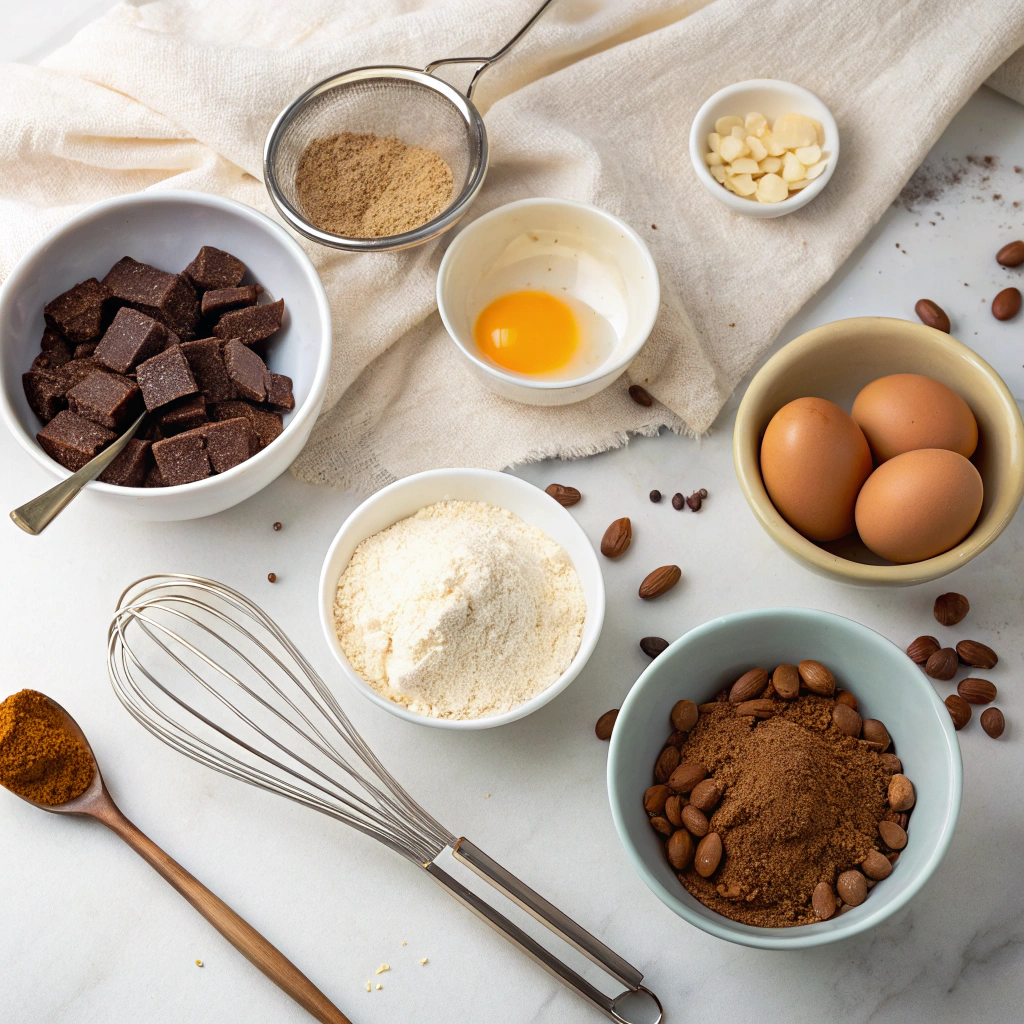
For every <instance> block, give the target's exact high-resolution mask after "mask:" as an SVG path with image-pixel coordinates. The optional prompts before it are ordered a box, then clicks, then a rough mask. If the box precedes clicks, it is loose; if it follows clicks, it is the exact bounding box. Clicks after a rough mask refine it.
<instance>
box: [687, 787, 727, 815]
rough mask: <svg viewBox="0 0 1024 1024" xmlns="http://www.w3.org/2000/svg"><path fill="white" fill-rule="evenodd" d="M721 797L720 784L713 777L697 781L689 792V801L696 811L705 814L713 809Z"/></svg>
mask: <svg viewBox="0 0 1024 1024" xmlns="http://www.w3.org/2000/svg"><path fill="white" fill-rule="evenodd" d="M721 799H722V786H721V784H720V783H718V782H716V781H715V780H714V779H704V780H703V781H701V782H698V783H697V785H696V786H694V787H693V790H692V791H691V793H690V803H691V805H692V806H694V807H696V808H697V810H698V811H703V812H704V813H705V814H707V813H708V812H710V811H713V810H714V809H715V807H716V806H717V804H718V801H719V800H721Z"/></svg>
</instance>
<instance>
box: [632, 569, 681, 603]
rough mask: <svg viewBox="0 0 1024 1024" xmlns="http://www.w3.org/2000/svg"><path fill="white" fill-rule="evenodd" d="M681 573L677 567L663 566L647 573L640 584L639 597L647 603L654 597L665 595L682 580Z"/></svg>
mask: <svg viewBox="0 0 1024 1024" xmlns="http://www.w3.org/2000/svg"><path fill="white" fill-rule="evenodd" d="M682 575H683V572H682V570H681V569H680V568H679V566H678V565H663V566H660V567H659V568H657V569H655V570H654V572H650V573H648V574H647V575H646V576H645V577H644V580H643V582H642V583H641V584H640V596H641V597H642V598H643V599H644V600H645V601H649V600H651V598H654V597H661V595H662V594H667V593H668V592H669V591H670V590H671V589H672V588H673V587H674V586H675V585H676V584H677V583H678V582H679V580H680V579H681V578H682Z"/></svg>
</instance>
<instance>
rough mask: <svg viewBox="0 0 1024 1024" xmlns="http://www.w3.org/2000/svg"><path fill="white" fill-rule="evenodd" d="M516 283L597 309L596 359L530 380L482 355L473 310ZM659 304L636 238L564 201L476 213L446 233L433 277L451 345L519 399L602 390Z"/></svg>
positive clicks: (651, 268) (573, 397)
mask: <svg viewBox="0 0 1024 1024" xmlns="http://www.w3.org/2000/svg"><path fill="white" fill-rule="evenodd" d="M549 275H550V276H549ZM526 288H530V289H533V290H535V291H546V292H550V293H551V294H552V295H554V296H556V297H561V296H562V295H563V294H565V293H566V292H567V293H568V294H569V295H570V296H572V297H573V298H576V299H579V300H580V301H582V302H584V303H586V304H587V305H588V306H590V307H591V308H593V309H594V310H596V311H597V312H598V313H600V314H601V315H602V316H604V317H606V318H607V319H608V320H609V322H610V323H611V324H612V326H613V327H614V329H615V334H616V336H617V340H616V342H615V343H614V344H613V346H612V349H611V352H610V353H609V354H608V356H607V357H606V358H605V359H604V361H603V362H602V363H601V364H600V365H599V366H597V367H596V368H595V369H594V370H593V371H591V372H590V373H588V374H587V375H586V376H583V377H577V378H575V379H572V380H537V379H534V378H532V377H530V376H528V375H525V374H518V373H513V372H512V371H510V370H506V369H504V368H503V367H501V366H499V365H498V364H497V363H494V362H492V361H491V360H489V359H487V357H486V356H484V355H483V354H482V353H481V352H480V350H479V349H478V348H477V345H476V342H475V341H474V339H473V326H474V324H475V323H476V318H477V316H478V315H479V313H480V312H481V310H483V308H484V307H485V306H487V305H488V303H490V302H492V301H493V300H494V299H496V298H498V297H499V296H500V295H505V294H507V293H509V292H514V291H520V290H523V289H526ZM660 302H661V288H660V284H659V281H658V268H657V267H656V266H655V263H654V258H653V257H652V256H651V253H650V250H649V249H648V248H647V246H646V244H645V243H644V241H643V239H642V238H641V237H640V236H639V235H638V234H637V233H636V232H635V231H634V230H633V229H632V228H631V227H629V225H628V224H625V223H623V221H621V220H619V219H618V217H613V216H612V215H611V214H610V213H605V211H604V210H599V209H597V207H595V206H587V205H586V204H584V203H574V202H570V201H569V200H567V199H520V200H519V201H518V202H515V203H509V204H508V205H507V206H501V207H499V208H498V209H497V210H491V212H490V213H485V214H484V215H483V216H482V217H479V218H478V219H477V220H475V221H473V222H472V223H471V224H470V225H469V226H468V227H465V228H463V229H462V230H461V231H460V232H459V233H458V235H456V236H455V239H454V241H453V242H452V243H451V245H450V246H449V247H448V251H447V252H446V253H445V255H444V259H443V260H442V261H441V268H440V270H439V272H438V275H437V308H438V309H439V310H440V313H441V319H442V320H443V321H444V325H445V327H446V328H447V329H448V333H449V334H450V335H451V338H452V340H453V341H454V342H455V345H456V348H457V349H458V351H459V353H460V354H461V355H462V357H463V358H464V359H465V360H466V362H467V363H468V364H469V365H470V367H471V368H472V369H473V371H474V372H475V373H476V375H477V377H478V378H479V379H480V380H481V381H482V382H483V383H484V384H485V385H486V386H487V387H489V388H490V389H491V390H492V391H495V392H496V393H497V394H499V395H501V396H502V397H504V398H510V399H512V400H513V401H515V402H524V403H526V404H528V405H569V404H570V403H572V402H580V401H582V400H583V399H585V398H590V397H591V395H596V394H597V393H598V392H599V391H603V390H604V389H605V388H606V387H608V385H609V384H611V383H612V381H614V380H616V379H617V378H618V377H619V376H620V375H621V374H622V373H623V372H624V371H625V369H626V368H627V367H628V366H629V364H630V363H631V362H632V361H633V359H634V358H635V356H636V354H637V353H638V352H639V351H640V349H641V348H643V345H644V342H645V341H646V340H647V338H648V335H650V333H651V329H652V328H653V327H654V321H655V319H656V318H657V316H658V306H659V304H660Z"/></svg>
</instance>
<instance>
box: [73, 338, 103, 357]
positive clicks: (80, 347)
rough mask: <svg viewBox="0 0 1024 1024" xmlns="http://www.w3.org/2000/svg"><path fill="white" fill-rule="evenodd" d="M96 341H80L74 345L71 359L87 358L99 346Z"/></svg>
mask: <svg viewBox="0 0 1024 1024" xmlns="http://www.w3.org/2000/svg"><path fill="white" fill-rule="evenodd" d="M99 344H100V343H99V342H98V341H80V342H79V343H78V344H77V345H76V346H75V351H74V352H73V353H72V355H71V358H72V359H88V358H89V357H90V356H91V355H92V354H93V353H94V352H95V351H96V349H97V348H99Z"/></svg>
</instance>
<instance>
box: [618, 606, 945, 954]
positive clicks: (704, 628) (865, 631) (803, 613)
mask: <svg viewBox="0 0 1024 1024" xmlns="http://www.w3.org/2000/svg"><path fill="white" fill-rule="evenodd" d="M780 616H795V617H796V618H798V619H802V620H804V621H805V622H806V623H807V624H808V625H809V626H810V627H812V628H815V627H820V626H823V625H839V626H840V627H841V628H844V629H849V630H852V631H853V632H855V633H857V634H859V639H860V640H861V641H862V642H863V643H865V644H870V645H871V646H873V647H875V648H876V649H877V650H879V651H883V652H884V653H885V656H886V657H892V658H893V664H894V665H895V664H902V662H901V661H898V660H897V659H902V660H903V661H907V664H908V666H909V667H912V668H914V669H915V670H916V668H917V666H915V665H913V663H912V662H910V661H909V659H907V656H906V654H904V653H903V651H901V650H900V649H899V648H898V647H897V646H896V645H895V644H894V643H893V642H892V641H891V640H889V639H888V638H887V637H885V636H883V635H882V634H881V633H879V632H877V631H876V630H874V629H871V627H870V626H865V625H864V624H863V623H860V622H857V621H856V620H854V619H850V618H847V617H846V616H844V615H837V614H836V613H835V612H827V611H822V610H820V609H817V608H800V607H794V606H782V607H775V608H753V609H748V610H746V611H741V612H731V613H729V614H728V615H722V616H719V617H718V618H715V619H711V620H709V621H708V622H704V623H702V624H701V625H699V626H695V627H694V628H693V629H691V630H688V631H687V632H686V633H684V634H683V635H682V636H681V637H680V638H679V639H678V640H676V641H675V642H673V643H672V644H670V645H669V647H668V649H667V650H666V651H665V652H664V653H663V654H662V655H660V656H659V657H658V658H655V659H654V661H652V662H651V664H650V665H648V666H647V668H646V669H644V671H643V672H642V673H641V674H640V677H639V678H638V679H637V681H636V682H635V683H634V684H633V686H632V687H631V688H630V691H629V693H628V694H626V699H625V700H624V701H623V702H622V707H621V708H620V710H619V716H618V719H616V722H618V721H624V720H625V719H626V718H628V717H629V715H630V713H631V712H632V710H633V708H634V707H636V706H638V705H640V703H641V702H642V701H643V700H644V697H645V694H644V690H645V689H646V687H647V685H648V683H649V680H650V679H652V678H653V677H654V676H655V675H656V674H657V672H659V671H661V670H662V668H661V667H659V665H658V663H659V661H661V658H663V657H664V656H665V654H668V653H675V652H677V651H680V650H683V649H684V648H685V647H687V646H688V645H689V644H691V643H693V642H694V641H695V640H698V639H701V638H703V637H704V636H706V635H707V634H710V633H714V632H716V631H718V630H721V629H723V628H725V627H731V626H734V625H737V624H740V625H749V624H756V625H757V626H758V627H759V628H760V627H763V625H764V620H765V619H768V618H771V617H780ZM665 664H667V662H662V663H661V665H662V667H663V666H664V665H665ZM907 678H908V679H909V680H911V683H910V685H911V686H912V688H913V689H914V690H915V691H916V692H919V693H920V694H921V696H922V697H923V698H924V700H925V701H927V702H928V703H930V704H932V705H933V707H935V708H936V710H937V711H940V713H939V714H937V715H936V717H935V721H936V722H938V727H939V730H940V732H941V734H942V737H943V739H944V740H945V748H944V750H945V755H946V757H947V758H948V763H949V768H950V787H949V790H948V791H947V793H946V795H945V800H946V810H945V821H944V822H943V825H942V831H941V833H940V835H939V837H938V840H937V842H936V843H935V844H934V845H933V846H932V848H931V850H930V851H929V852H928V859H927V860H926V861H925V862H924V863H923V865H922V866H921V867H920V868H919V869H918V872H917V875H916V876H915V877H914V879H913V881H912V882H911V883H910V884H909V885H908V886H907V888H906V889H905V890H904V891H903V892H901V893H899V894H898V895H897V896H894V897H892V898H891V899H887V900H884V901H882V900H880V901H879V904H878V908H877V910H875V909H872V910H871V912H870V913H868V914H866V915H865V916H863V917H860V918H857V919H854V920H853V921H847V922H845V923H840V921H839V919H837V918H832V919H831V921H830V922H827V923H829V924H831V925H832V927H830V928H828V929H822V930H821V931H814V930H813V929H814V928H815V925H801V926H799V927H793V928H761V927H755V926H753V925H744V924H741V923H740V922H737V921H733V920H731V919H730V918H727V917H724V916H722V915H720V914H715V915H714V918H713V919H710V920H709V919H705V918H703V917H701V916H700V915H698V914H697V913H695V912H694V911H693V910H692V909H691V908H690V907H688V906H687V905H686V904H685V903H684V902H683V901H682V900H680V899H679V898H678V897H677V896H676V895H674V894H673V893H672V892H670V891H669V890H668V889H666V888H665V886H663V885H662V883H661V881H660V880H659V879H658V878H657V877H655V875H654V873H653V872H652V871H651V870H650V869H649V868H648V867H647V864H646V863H645V861H644V859H643V858H642V857H641V856H640V853H639V852H638V851H637V849H636V846H635V845H634V844H633V840H632V838H631V836H630V833H629V830H628V828H627V826H626V822H625V816H624V813H623V808H622V806H621V804H620V802H619V799H618V796H617V792H616V785H615V780H616V778H617V774H618V771H619V767H618V763H619V746H620V744H621V742H623V741H622V740H621V739H620V740H618V741H617V735H618V736H619V737H621V735H622V732H621V731H620V732H619V733H618V734H616V731H615V730H612V737H611V744H610V748H609V751H608V770H607V776H606V778H607V787H608V802H609V804H610V806H611V812H612V820H613V822H614V823H615V830H616V832H617V833H618V835H619V841H620V842H621V843H622V845H623V847H624V848H625V850H626V854H627V856H628V857H629V860H630V862H631V864H632V865H633V868H634V869H635V870H636V872H637V874H639V875H640V877H641V878H642V879H643V881H644V884H646V886H647V887H648V888H649V889H650V890H651V892H653V893H654V894H655V896H657V897H658V899H660V900H661V902H662V903H664V904H665V906H667V907H668V908H669V909H670V910H672V911H674V912H675V913H676V914H677V915H678V916H679V917H681V918H683V920H685V921H687V922H688V923H689V924H692V925H694V926H695V927H696V928H699V929H701V931H704V932H707V933H708V934H709V935H714V936H715V937H717V938H720V939H725V940H726V941H728V942H735V943H737V944H738V945H741V946H751V947H755V948H758V949H778V950H789V949H808V948H811V947H814V946H824V945H828V944H830V943H833V942H839V941H840V940H842V939H847V938H851V937H852V936H854V935H859V934H861V933H862V932H865V931H867V930H868V929H870V928H873V927H874V926H875V925H877V924H880V923H881V922H882V921H884V920H885V919H886V918H888V917H890V916H892V915H893V914H895V913H896V912H897V911H898V910H900V909H901V908H902V907H904V906H905V905H906V904H907V903H908V902H909V901H910V900H911V899H913V897H914V896H916V895H917V893H918V892H920V890H921V889H922V888H923V887H924V885H925V883H926V882H927V881H928V879H929V878H931V876H932V874H934V872H935V869H936V868H937V867H938V866H939V864H940V862H941V861H942V858H943V857H944V856H945V854H946V851H947V850H948V849H949V844H950V843H951V842H952V839H953V833H954V831H955V830H956V825H957V819H958V818H959V815H960V804H961V800H962V796H963V759H962V757H961V754H960V742H959V740H958V739H957V735H956V731H955V729H954V728H953V722H952V719H951V718H950V717H949V715H948V714H946V709H945V706H944V705H943V704H942V702H941V701H940V700H939V697H938V694H937V693H936V692H935V690H934V689H933V688H932V686H931V684H930V683H929V681H928V679H927V677H926V676H925V675H924V673H922V672H917V674H916V675H910V674H908V676H907ZM636 799H637V800H639V799H640V794H639V793H638V794H637V796H636ZM821 923H823V924H824V923H826V922H821Z"/></svg>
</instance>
